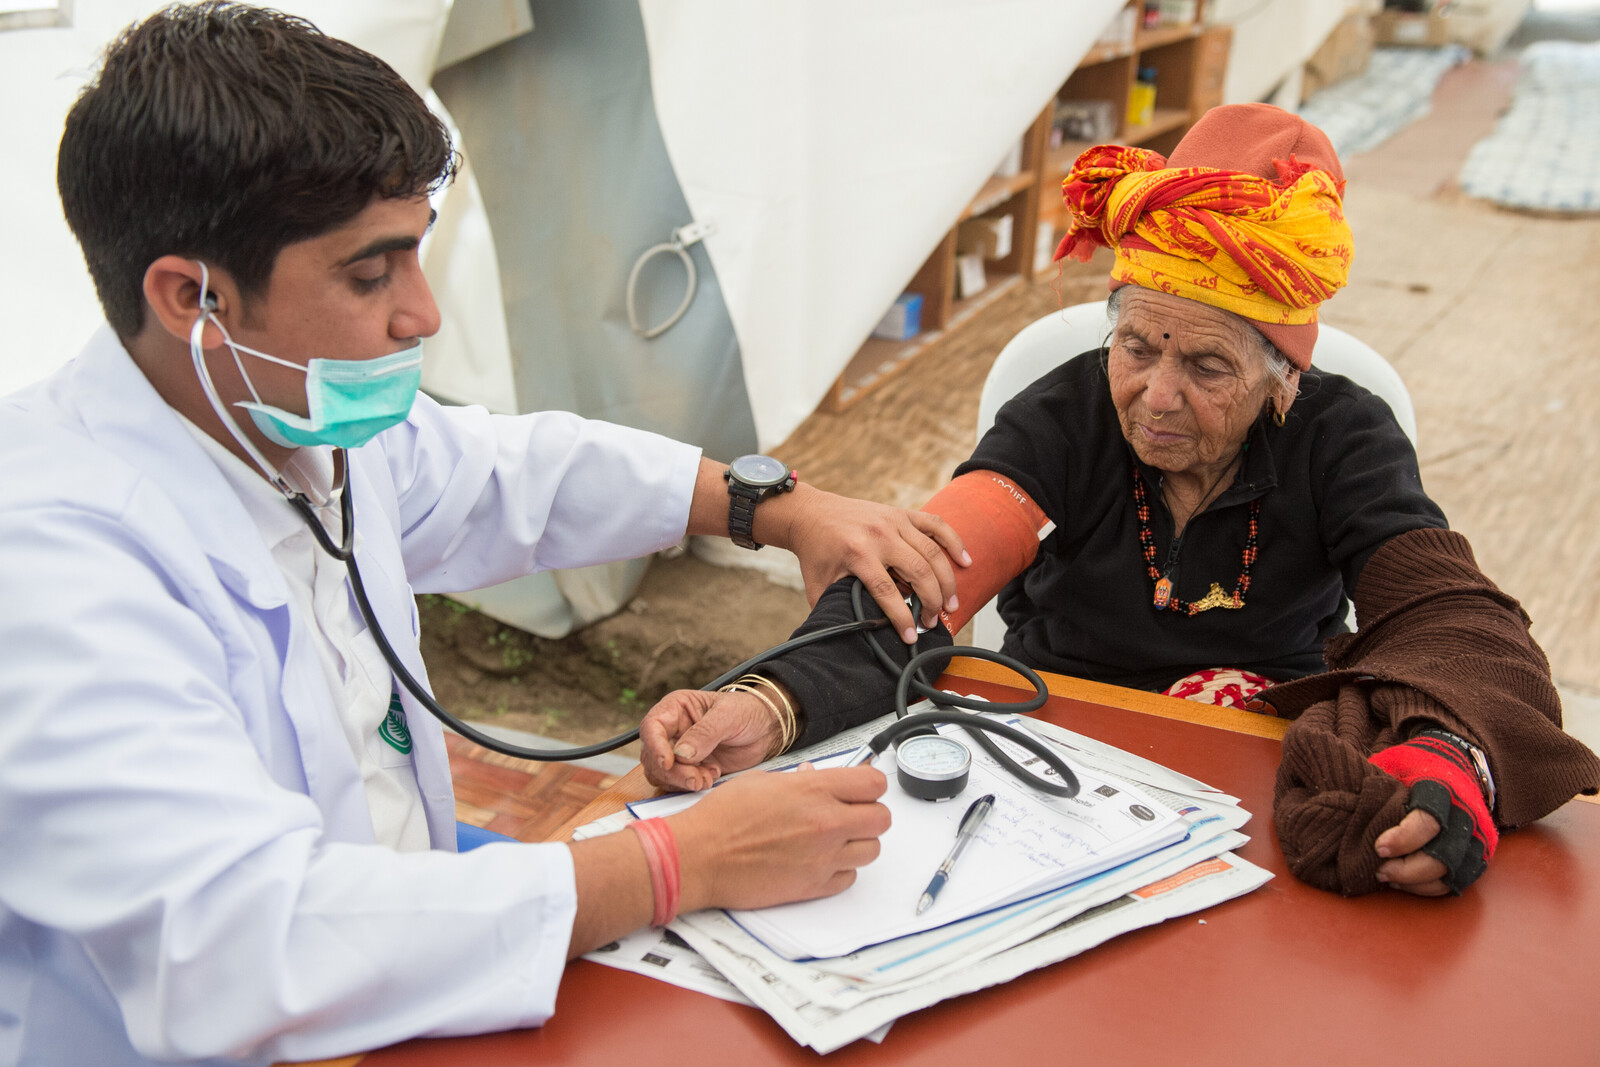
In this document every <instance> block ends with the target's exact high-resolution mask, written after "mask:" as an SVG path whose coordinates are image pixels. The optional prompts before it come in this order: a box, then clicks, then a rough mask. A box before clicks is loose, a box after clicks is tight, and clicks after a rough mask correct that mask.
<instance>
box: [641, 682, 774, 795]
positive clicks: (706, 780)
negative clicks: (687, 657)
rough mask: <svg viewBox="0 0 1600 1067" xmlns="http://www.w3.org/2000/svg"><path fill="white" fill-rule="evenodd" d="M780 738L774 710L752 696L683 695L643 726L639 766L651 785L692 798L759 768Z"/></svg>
mask: <svg viewBox="0 0 1600 1067" xmlns="http://www.w3.org/2000/svg"><path fill="white" fill-rule="evenodd" d="M778 738H779V732H778V724H777V721H776V720H775V719H774V718H773V716H772V711H771V709H770V708H768V707H767V706H766V705H765V704H763V703H762V702H761V701H760V700H759V699H757V698H756V697H753V696H751V695H750V694H749V693H707V692H704V691H703V690H699V689H678V690H675V691H673V692H671V693H668V694H667V695H666V696H664V697H662V698H661V701H660V703H658V704H656V706H655V707H653V708H651V709H650V711H649V713H648V714H646V715H645V717H644V721H643V722H641V723H640V724H639V741H640V743H641V745H642V747H643V751H642V752H641V753H640V755H639V763H640V765H641V766H643V767H644V774H645V777H646V778H648V779H649V780H650V784H651V785H654V786H658V787H660V788H662V789H681V790H684V791H687V792H693V791H695V790H700V789H709V788H711V784H712V783H713V782H715V781H716V780H717V779H718V778H720V777H722V776H723V775H725V774H732V773H733V772H734V771H742V770H744V769H745V768H746V767H754V766H755V765H756V764H757V763H760V762H761V761H762V760H764V759H766V758H767V754H768V753H770V752H771V751H772V750H773V749H774V748H775V747H776V746H777V743H778Z"/></svg>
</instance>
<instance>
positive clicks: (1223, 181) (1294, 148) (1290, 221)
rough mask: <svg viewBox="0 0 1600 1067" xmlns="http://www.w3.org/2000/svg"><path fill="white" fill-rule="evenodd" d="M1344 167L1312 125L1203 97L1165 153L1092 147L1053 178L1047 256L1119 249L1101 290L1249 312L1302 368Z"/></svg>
mask: <svg viewBox="0 0 1600 1067" xmlns="http://www.w3.org/2000/svg"><path fill="white" fill-rule="evenodd" d="M1343 191H1344V172H1343V170H1342V169H1341V168H1340V167H1339V160H1338V156H1337V155H1336V154H1335V153H1334V151H1333V146H1332V145H1331V144H1330V143H1329V142H1328V139H1327V137H1326V136H1324V135H1323V133H1322V131H1320V130H1318V129H1317V128H1316V127H1315V126H1312V125H1311V124H1309V123H1307V122H1306V121H1305V120H1304V119H1301V118H1299V117H1298V116H1296V115H1292V114H1290V113H1289V112H1287V111H1283V110H1281V109H1280V108H1276V107H1272V106H1271V105H1268V104H1239V105H1230V106H1227V107H1219V108H1213V109H1212V110H1210V111H1208V112H1206V114H1205V116H1204V117H1203V118H1202V119H1201V120H1200V122H1198V123H1196V124H1195V126H1194V128H1193V129H1192V130H1190V131H1189V133H1188V134H1187V135H1185V137H1184V139H1183V140H1182V141H1181V142H1179V144H1178V147H1177V148H1176V149H1174V151H1173V153H1172V158H1171V160H1168V159H1165V158H1163V157H1162V156H1161V155H1159V154H1158V153H1155V152H1151V151H1148V150H1146V149H1142V148H1127V147H1123V146H1120V145H1099V146H1097V147H1094V148H1091V149H1089V150H1088V151H1086V152H1084V153H1083V154H1082V155H1080V156H1079V157H1078V159H1077V162H1076V163H1074V164H1073V166H1072V170H1071V171H1070V172H1069V173H1068V174H1067V177H1066V180H1065V181H1064V182H1063V183H1062V193H1063V195H1064V197H1065V198H1066V202H1067V207H1068V208H1069V209H1071V211H1072V216H1073V218H1072V226H1071V229H1069V230H1068V232H1067V236H1066V238H1065V239H1064V240H1063V241H1062V242H1061V247H1060V248H1059V249H1057V251H1056V258H1057V259H1062V258H1064V257H1066V256H1073V257H1074V258H1076V259H1080V260H1083V261H1085V262H1087V261H1088V259H1089V257H1090V255H1091V254H1092V253H1093V252H1094V249H1095V248H1097V247H1099V246H1102V245H1104V246H1106V247H1109V248H1111V249H1112V250H1113V251H1115V252H1116V263H1115V265H1114V266H1113V267H1112V271H1111V288H1112V289H1113V290H1115V289H1118V288H1120V287H1121V286H1122V285H1130V284H1131V285H1139V286H1143V287H1144V288H1146V289H1155V290H1159V291H1160V292H1164V293H1171V294H1172V295H1174V296H1181V297H1187V298H1188V299H1190V300H1198V301H1199V302H1201V303H1202V304H1210V305H1211V306H1213V307H1218V308H1222V309H1223V310H1224V311H1231V312H1234V313H1235V314H1238V315H1241V316H1243V317H1244V318H1247V319H1250V320H1251V323H1252V325H1254V326H1256V327H1257V328H1258V329H1259V330H1260V331H1261V332H1262V333H1263V334H1264V335H1265V336H1266V337H1267V339H1268V340H1270V341H1272V342H1273V343H1274V344H1275V345H1276V346H1277V347H1278V349H1279V350H1280V351H1281V352H1283V354H1284V355H1285V356H1287V357H1288V358H1289V360H1290V362H1292V363H1293V364H1294V365H1295V366H1297V367H1299V368H1300V369H1301V370H1305V369H1307V368H1308V367H1310V366H1311V350H1312V348H1313V347H1314V346H1315V344H1316V332H1317V306H1318V305H1319V304H1321V303H1322V302H1323V301H1324V300H1326V299H1328V297H1330V296H1332V295H1333V294H1334V293H1335V292H1337V291H1338V290H1339V289H1340V287H1342V286H1343V285H1344V283H1345V281H1346V279H1347V278H1348V277H1349V273H1350V259H1351V256H1352V254H1353V249H1352V247H1351V236H1350V226H1349V224H1348V223H1346V222H1345V218H1344V211H1343V205H1342V203H1341V200H1340V197H1341V194H1342V193H1343Z"/></svg>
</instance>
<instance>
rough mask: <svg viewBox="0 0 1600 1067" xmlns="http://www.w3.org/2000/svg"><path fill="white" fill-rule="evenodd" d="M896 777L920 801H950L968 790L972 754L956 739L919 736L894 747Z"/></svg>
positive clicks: (936, 735)
mask: <svg viewBox="0 0 1600 1067" xmlns="http://www.w3.org/2000/svg"><path fill="white" fill-rule="evenodd" d="M894 759H895V777H896V778H897V779H899V781H900V788H901V789H904V790H905V791H906V792H907V793H909V794H911V795H912V796H914V797H916V798H917V799H918V800H949V799H950V798H951V797H953V796H958V795H960V793H961V791H962V790H963V789H965V788H966V787H967V774H968V772H970V771H971V770H972V753H971V752H969V751H968V750H967V746H966V745H964V744H962V743H961V742H960V741H957V740H956V739H955V738H953V737H945V736H943V735H942V734H918V735H916V736H914V737H908V738H906V739H904V740H903V741H901V742H900V743H899V744H898V745H896V746H895V750H894Z"/></svg>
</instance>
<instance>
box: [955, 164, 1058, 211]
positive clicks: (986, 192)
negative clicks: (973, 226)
mask: <svg viewBox="0 0 1600 1067" xmlns="http://www.w3.org/2000/svg"><path fill="white" fill-rule="evenodd" d="M1038 180H1039V176H1038V175H1037V174H1035V173H1033V172H1032V171H1029V170H1024V171H1022V172H1020V173H1017V174H1012V175H1010V176H1008V177H1004V178H1002V177H1000V176H999V175H995V176H993V177H991V178H990V179H989V180H988V181H986V182H984V183H983V188H982V189H979V190H978V195H977V196H975V197H973V198H972V202H971V203H969V204H968V205H967V206H966V208H965V209H964V210H963V211H962V212H961V216H960V217H959V218H958V219H956V221H957V222H964V221H966V220H967V219H970V218H973V217H974V216H976V215H982V214H984V213H985V212H988V211H993V210H994V209H995V208H997V207H999V206H1000V205H1001V204H1003V203H1005V202H1006V201H1007V200H1010V199H1011V198H1012V197H1014V196H1016V195H1017V194H1018V193H1020V192H1022V191H1023V190H1025V189H1027V188H1028V187H1029V186H1030V185H1033V184H1034V183H1035V182H1037V181H1038Z"/></svg>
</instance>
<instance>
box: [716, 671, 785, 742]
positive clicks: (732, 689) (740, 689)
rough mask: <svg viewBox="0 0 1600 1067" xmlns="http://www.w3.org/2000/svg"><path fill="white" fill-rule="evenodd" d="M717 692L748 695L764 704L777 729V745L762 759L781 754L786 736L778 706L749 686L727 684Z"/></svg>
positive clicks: (735, 683) (734, 683)
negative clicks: (770, 713)
mask: <svg viewBox="0 0 1600 1067" xmlns="http://www.w3.org/2000/svg"><path fill="white" fill-rule="evenodd" d="M717 692H719V693H749V694H750V695H751V696H753V697H755V698H756V699H757V700H759V701H761V703H763V704H765V705H766V706H767V710H768V711H770V712H772V721H773V724H774V725H775V726H777V728H778V744H777V747H776V748H774V749H772V750H771V751H769V752H768V753H767V754H766V755H765V756H763V757H762V758H763V759H771V758H772V757H773V756H776V755H777V754H778V753H780V752H782V751H783V750H784V740H785V738H786V736H787V731H785V730H784V728H783V712H781V711H779V710H778V705H776V704H774V703H773V702H772V701H770V700H768V699H767V698H766V697H765V696H763V695H762V694H761V693H759V692H757V691H756V690H755V689H754V688H752V687H751V686H748V685H741V684H739V683H738V682H729V683H728V684H727V685H725V686H723V687H722V688H721V689H719V690H717Z"/></svg>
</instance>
